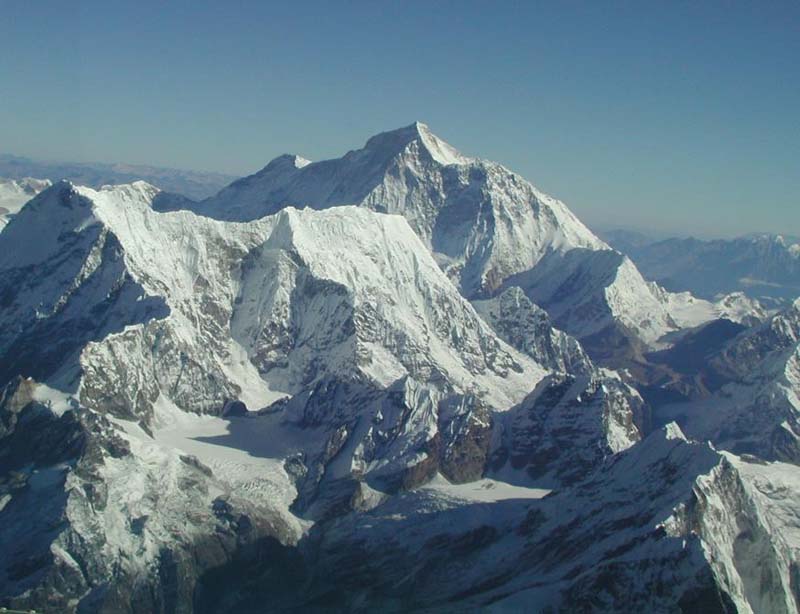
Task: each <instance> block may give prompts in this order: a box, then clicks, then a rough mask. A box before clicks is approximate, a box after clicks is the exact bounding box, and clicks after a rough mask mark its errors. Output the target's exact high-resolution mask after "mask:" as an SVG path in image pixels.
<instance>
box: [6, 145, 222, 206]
mask: <svg viewBox="0 0 800 614" xmlns="http://www.w3.org/2000/svg"><path fill="white" fill-rule="evenodd" d="M0 177H4V178H6V179H25V178H27V177H36V178H39V179H47V180H49V181H51V182H53V181H60V180H62V179H67V180H68V181H72V182H73V183H76V184H80V185H85V186H89V187H94V188H99V187H102V186H104V185H111V184H118V183H129V182H132V181H141V180H144V181H149V182H150V183H152V184H153V185H155V186H157V187H159V188H160V189H162V190H168V191H170V192H174V193H176V194H183V195H184V196H187V197H189V198H205V197H207V196H210V195H212V194H215V193H216V192H217V191H219V190H220V188H222V187H224V186H225V185H227V184H228V183H230V182H231V181H233V180H234V179H235V177H233V176H231V175H226V174H225V173H216V172H207V171H190V170H181V169H174V168H163V167H159V166H146V165H142V164H121V163H108V162H46V161H42V160H32V159H30V158H26V157H23V156H15V155H11V154H0Z"/></svg>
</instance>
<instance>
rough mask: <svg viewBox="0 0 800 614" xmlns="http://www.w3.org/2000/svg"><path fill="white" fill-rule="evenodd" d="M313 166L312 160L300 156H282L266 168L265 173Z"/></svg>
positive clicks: (286, 154)
mask: <svg viewBox="0 0 800 614" xmlns="http://www.w3.org/2000/svg"><path fill="white" fill-rule="evenodd" d="M309 164H311V160H306V159H305V158H303V157H302V156H298V155H296V154H288V153H285V154H281V155H280V156H278V157H277V158H274V159H273V160H271V161H270V163H269V164H267V165H266V166H265V167H264V171H274V170H278V169H286V168H296V169H299V168H303V167H304V166H308V165H309Z"/></svg>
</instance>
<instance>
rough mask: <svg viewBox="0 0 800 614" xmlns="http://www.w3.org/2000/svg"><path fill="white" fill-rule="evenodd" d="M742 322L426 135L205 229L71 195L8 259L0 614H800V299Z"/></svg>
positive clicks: (158, 198)
mask: <svg viewBox="0 0 800 614" xmlns="http://www.w3.org/2000/svg"><path fill="white" fill-rule="evenodd" d="M358 169H360V170H358ZM306 173H308V175H306ZM437 181H440V182H441V183H436V182H437ZM359 182H360V183H359ZM376 182H377V183H376ZM264 183H266V184H269V185H272V186H277V187H275V188H274V191H273V192H269V191H265V189H264V188H265V186H264V185H263V184H264ZM226 190H229V191H230V192H227V193H228V196H226V197H224V198H223V195H224V194H225V193H226ZM304 190H307V192H304ZM364 190H366V192H364V195H363V196H362V199H361V200H355V201H352V202H351V203H350V204H347V202H345V201H343V202H339V199H340V197H341V198H343V199H345V198H346V199H350V198H351V197H352V196H354V195H357V194H358V193H360V192H363V191H364ZM289 192H292V193H294V194H298V195H302V194H305V195H306V197H307V198H309V199H311V197H312V196H314V198H318V199H319V200H317V201H315V202H319V203H322V204H320V205H319V206H316V207H313V206H311V207H305V208H302V209H299V208H297V207H295V206H292V205H291V204H288V203H286V202H283V199H284V198H288V196H286V194H288V193H289ZM264 194H267V195H268V196H269V195H270V194H274V195H275V196H274V203H273V205H269V204H268V202H267V201H264V200H262V199H263V198H264ZM280 194H283V195H282V196H280ZM387 194H391V195H393V196H392V198H391V199H387V197H386V195H387ZM399 194H402V197H399V196H398V195H399ZM458 195H460V196H458ZM251 196H252V198H251ZM270 198H273V197H272V196H270ZM223 202H225V203H228V208H227V209H225V208H223V207H222V203H223ZM270 202H271V201H270ZM265 203H267V204H266V205H265ZM387 203H388V204H387ZM465 203H466V204H465ZM301 204H303V203H301ZM389 204H391V207H392V209H391V210H390V207H389ZM470 204H471V205H474V206H475V208H473V209H470ZM187 207H188V208H197V209H198V210H203V209H205V208H214V209H219V210H220V211H222V212H225V211H227V212H229V213H230V216H229V217H231V218H233V219H214V217H216V218H222V217H225V216H224V215H223V214H222V213H220V212H219V211H217V212H216V213H215V212H213V211H210V210H207V211H201V212H203V213H213V217H212V216H211V215H200V214H198V213H196V212H193V211H189V210H186V208H187ZM270 207H271V209H270ZM162 208H176V209H178V210H174V211H162V210H160V209H162ZM265 208H266V210H264V209H265ZM470 211H471V212H472V213H470ZM465 212H466V213H469V215H473V214H475V215H476V216H477V217H475V218H474V219H472V221H471V222H470V221H469V218H465V217H459V216H460V215H461V214H463V213H465ZM476 212H477V213H476ZM245 213H247V215H245ZM250 215H253V217H252V218H250ZM459 220H460V222H459ZM441 246H444V248H441ZM512 248H513V249H512ZM442 249H446V250H449V251H442ZM517 249H519V251H515V250H517ZM536 250H538V251H536ZM758 309H759V306H758V304H757V303H755V302H753V301H751V300H749V299H748V298H747V297H745V296H743V295H733V296H728V297H726V298H725V299H724V300H721V301H718V302H715V303H712V302H710V301H706V300H702V299H698V298H695V297H693V296H692V295H690V294H689V293H680V294H674V293H670V292H667V291H665V290H664V289H663V288H661V287H659V286H658V285H656V284H654V283H649V282H646V281H645V280H644V279H643V278H642V276H641V275H640V274H639V272H638V270H637V269H636V267H635V266H634V265H633V264H632V262H631V261H630V260H629V259H627V258H626V257H625V256H623V255H622V254H620V253H618V252H615V251H613V250H611V249H609V248H607V246H605V244H603V243H602V242H600V241H599V240H598V239H596V238H595V237H594V235H592V234H591V233H590V232H589V231H588V230H586V229H585V227H583V226H582V225H581V224H580V222H578V221H577V220H576V219H575V218H574V216H572V215H571V214H570V213H569V212H568V210H567V209H566V208H565V207H564V206H563V205H562V204H560V203H558V201H554V200H552V199H549V197H546V196H544V195H540V194H538V193H537V192H536V191H535V189H534V188H533V187H532V186H530V184H527V183H526V182H524V181H523V180H521V179H519V178H517V177H516V176H515V175H513V174H512V173H510V172H509V171H506V170H505V169H503V168H502V167H499V166H497V165H493V164H492V163H488V162H482V161H477V160H473V159H470V158H466V157H464V156H462V155H461V154H459V153H458V152H456V151H455V150H454V149H453V148H451V147H450V146H448V145H446V144H445V143H443V142H442V141H441V140H439V139H438V138H436V137H434V136H433V135H432V134H430V132H429V131H428V130H427V128H425V127H424V126H422V125H419V124H415V125H413V126H411V127H409V128H407V129H403V130H400V131H395V132H394V133H386V134H384V135H379V136H378V137H374V138H373V139H371V140H370V141H369V142H368V143H367V147H365V148H364V149H363V150H359V151H358V152H351V153H349V154H347V155H346V156H344V158H342V159H340V160H334V161H329V162H323V163H308V162H307V161H305V160H302V159H299V158H297V157H283V158H280V159H278V160H277V161H274V162H273V163H271V164H270V166H269V167H267V169H265V171H262V173H261V174H260V177H258V176H256V177H255V178H246V179H244V180H242V181H241V182H236V183H234V184H232V185H231V186H230V187H229V188H226V189H225V190H223V191H222V192H221V193H220V195H219V196H217V197H213V198H212V199H210V200H208V201H204V202H200V203H195V202H192V201H189V200H188V199H185V198H183V199H176V198H175V197H174V196H173V195H169V194H165V193H164V192H163V191H160V190H159V189H158V188H156V187H154V186H153V185H150V184H148V183H145V182H142V181H138V182H134V183H132V184H125V185H117V186H106V187H103V188H101V189H93V188H91V187H85V186H77V185H73V184H71V183H70V182H67V181H59V182H57V183H55V184H54V185H52V186H50V187H49V188H47V189H45V190H44V191H42V192H41V193H40V194H38V195H37V196H35V197H34V198H33V199H32V200H30V201H29V202H28V203H27V204H26V205H25V206H24V207H23V208H22V209H21V210H20V211H19V212H18V213H17V214H16V215H14V216H13V218H12V219H11V221H10V222H9V223H8V225H7V226H6V228H5V229H4V230H3V231H2V233H0V527H2V530H0V553H2V554H0V606H2V607H10V608H14V609H22V610H29V609H32V608H35V609H36V610H41V611H58V612H68V613H75V614H77V613H78V612H115V613H117V612H122V613H129V614H134V613H135V614H140V613H141V614H144V613H149V612H154V611H156V612H195V611H196V612H215V613H216V612H230V611H236V612H262V611H264V609H265V608H267V609H270V610H273V611H284V612H309V611H310V612H332V611H333V612H338V611H382V612H383V611H385V612H404V611H430V612H455V611H459V612H460V611H476V610H478V611H483V610H486V611H497V612H502V611H520V610H526V611H527V610H533V611H539V610H541V611H608V612H628V611H635V610H643V611H672V610H676V611H678V610H680V611H687V612H693V611H704V612H705V611H709V612H731V611H738V612H762V611H763V612H793V611H797V609H798V607H797V606H798V597H797V590H796V585H797V582H796V578H795V576H796V570H797V569H798V568H800V567H798V564H799V563H800V561H798V553H799V552H800V530H799V529H800V526H799V525H798V521H797V518H796V516H797V515H796V513H795V508H796V502H797V500H798V494H800V466H798V465H800V455H798V453H797V450H798V448H797V445H796V442H797V437H798V435H800V427H798V426H797V408H798V406H797V398H798V393H799V392H800V373H798V369H797V364H798V356H800V354H798V351H800V350H798V339H800V302H798V303H795V304H793V305H792V307H791V308H790V309H787V310H784V311H783V312H781V313H777V314H773V313H767V312H766V311H758ZM723 316H727V317H728V318H731V319H720V318H721V317H723ZM734 319H735V320H737V321H736V322H734V321H733V320H734ZM570 329H571V330H570ZM571 331H573V332H575V331H577V332H578V333H579V334H580V335H581V339H578V338H576V336H574V335H573V334H571ZM664 331H666V332H667V333H668V335H667V337H665V336H664V334H663V332H664ZM587 340H588V341H589V342H590V343H592V342H594V343H595V345H594V346H593V349H591V351H590V350H587V349H586V348H585V347H584V345H583V341H587ZM610 342H619V343H620V344H625V343H628V344H629V345H633V344H639V345H638V346H637V348H636V351H637V352H638V354H637V356H636V358H637V360H641V363H638V362H634V361H632V362H631V363H630V364H631V365H632V368H631V369H628V370H625V371H620V372H615V371H612V370H610V369H608V368H606V367H604V366H601V365H599V364H598V363H597V362H596V360H595V359H594V358H593V355H594V356H596V355H598V354H601V355H602V351H603V347H604V345H607V344H608V343H610ZM611 349H612V350H613V348H611ZM606 351H608V355H611V354H613V352H612V351H609V350H606ZM687 357H689V358H687ZM647 361H652V364H657V365H659V366H660V368H662V372H663V373H667V374H669V375H670V376H674V377H675V379H676V382H677V384H675V385H678V384H680V385H685V390H689V391H692V390H695V389H696V390H700V389H701V388H702V391H701V392H702V394H700V393H698V394H697V395H696V396H691V395H689V394H686V395H684V396H681V395H680V394H678V395H677V397H678V398H679V399H680V400H681V401H682V402H680V403H671V404H665V403H663V402H654V401H653V400H654V399H656V400H658V399H657V395H654V394H652V391H651V390H650V389H648V388H647V387H646V386H643V385H642V384H641V382H640V381H637V379H636V373H635V372H634V371H633V370H632V369H633V366H638V367H641V365H642V364H648V363H647ZM657 361H660V362H657ZM687 382H694V384H695V386H694V388H692V386H691V385H690V384H689V383H687ZM701 384H704V385H702V386H701ZM637 387H638V388H639V389H641V391H642V392H640V390H639V389H637ZM659 390H660V391H661V392H662V393H663V394H665V395H666V394H667V393H670V392H673V390H672V389H671V388H669V383H666V384H663V387H662V388H660V389H659ZM673 420H677V421H678V422H680V423H681V425H682V426H678V424H676V423H675V422H673ZM693 438H694V439H693ZM708 440H711V441H710V442H709V441H708Z"/></svg>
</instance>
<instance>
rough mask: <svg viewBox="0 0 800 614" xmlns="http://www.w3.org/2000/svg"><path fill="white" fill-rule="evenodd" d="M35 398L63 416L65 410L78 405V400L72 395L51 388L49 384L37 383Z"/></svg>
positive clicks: (34, 392) (34, 391) (34, 390)
mask: <svg viewBox="0 0 800 614" xmlns="http://www.w3.org/2000/svg"><path fill="white" fill-rule="evenodd" d="M33 399H34V401H37V402H39V403H41V404H42V405H45V406H46V407H47V408H48V409H49V410H50V411H51V412H53V413H54V414H55V415H57V416H61V415H63V414H64V412H66V411H69V410H70V409H75V408H76V407H77V402H76V400H75V399H74V397H73V396H72V395H70V394H69V393H66V392H63V391H61V390H56V389H55V388H51V387H50V386H48V385H47V384H41V383H39V384H36V385H35V387H34V389H33Z"/></svg>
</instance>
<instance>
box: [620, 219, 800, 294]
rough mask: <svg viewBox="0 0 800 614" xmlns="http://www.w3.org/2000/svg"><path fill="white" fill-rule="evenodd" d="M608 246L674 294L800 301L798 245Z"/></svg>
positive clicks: (696, 242)
mask: <svg viewBox="0 0 800 614" xmlns="http://www.w3.org/2000/svg"><path fill="white" fill-rule="evenodd" d="M609 240H610V241H611V244H612V246H613V247H614V248H616V249H619V250H620V251H622V252H623V253H625V254H627V255H628V256H630V257H631V258H632V259H633V261H634V262H635V263H636V266H637V267H639V270H641V271H642V274H643V275H644V276H645V277H646V278H647V279H651V280H654V281H656V282H658V283H659V284H660V285H662V286H664V287H665V288H667V289H668V290H671V291H684V290H686V291H689V292H692V293H693V294H695V295H697V296H699V297H703V298H707V299H713V298H714V297H715V296H716V295H718V294H729V293H732V292H744V293H745V294H747V295H748V296H751V297H754V298H762V297H763V298H768V299H777V300H780V301H787V300H791V299H794V298H796V297H797V296H800V241H798V240H797V239H793V238H791V237H784V236H782V235H765V234H760V235H750V236H746V237H739V238H737V239H715V240H712V241H703V240H700V239H694V238H689V239H666V240H663V241H656V242H650V243H646V242H645V243H642V244H631V243H629V242H625V240H624V239H623V240H622V241H620V240H618V237H617V238H616V240H615V235H610V236H609Z"/></svg>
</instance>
